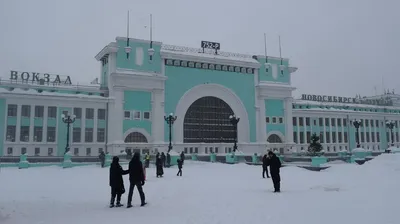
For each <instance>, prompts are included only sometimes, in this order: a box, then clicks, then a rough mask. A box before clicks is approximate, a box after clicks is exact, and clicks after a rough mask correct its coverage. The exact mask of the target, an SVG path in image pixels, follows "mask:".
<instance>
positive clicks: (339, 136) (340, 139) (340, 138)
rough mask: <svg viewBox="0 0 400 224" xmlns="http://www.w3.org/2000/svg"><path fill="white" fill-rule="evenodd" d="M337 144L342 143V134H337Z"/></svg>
mask: <svg viewBox="0 0 400 224" xmlns="http://www.w3.org/2000/svg"><path fill="white" fill-rule="evenodd" d="M338 138H339V139H338V142H339V143H343V138H342V132H338Z"/></svg>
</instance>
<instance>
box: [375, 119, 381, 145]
mask: <svg viewBox="0 0 400 224" xmlns="http://www.w3.org/2000/svg"><path fill="white" fill-rule="evenodd" d="M378 124H379V122H378ZM378 127H379V125H378V126H377V125H376V121H375V119H374V129H375V132H374V135H375V144H376V145H377V146H378V145H380V141H378ZM379 140H380V139H379ZM379 150H380V149H379Z"/></svg>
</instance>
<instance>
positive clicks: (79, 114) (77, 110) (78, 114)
mask: <svg viewBox="0 0 400 224" xmlns="http://www.w3.org/2000/svg"><path fill="white" fill-rule="evenodd" d="M74 115H75V116H76V117H75V118H76V119H82V108H74Z"/></svg>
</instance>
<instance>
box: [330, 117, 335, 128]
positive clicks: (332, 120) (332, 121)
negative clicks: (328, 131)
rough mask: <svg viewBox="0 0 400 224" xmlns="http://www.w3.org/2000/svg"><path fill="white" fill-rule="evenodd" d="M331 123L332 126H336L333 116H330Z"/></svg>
mask: <svg viewBox="0 0 400 224" xmlns="http://www.w3.org/2000/svg"><path fill="white" fill-rule="evenodd" d="M331 125H332V126H333V127H334V126H336V119H335V118H331Z"/></svg>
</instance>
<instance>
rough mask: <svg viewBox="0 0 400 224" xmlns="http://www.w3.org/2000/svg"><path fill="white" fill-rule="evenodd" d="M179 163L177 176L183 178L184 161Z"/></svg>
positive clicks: (179, 160)
mask: <svg viewBox="0 0 400 224" xmlns="http://www.w3.org/2000/svg"><path fill="white" fill-rule="evenodd" d="M177 162H178V169H179V170H178V173H177V174H176V175H177V176H182V166H183V161H182V160H181V159H178V160H177Z"/></svg>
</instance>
